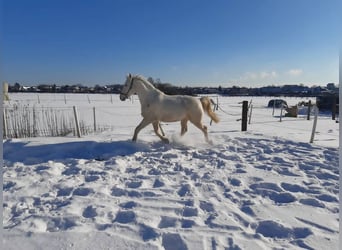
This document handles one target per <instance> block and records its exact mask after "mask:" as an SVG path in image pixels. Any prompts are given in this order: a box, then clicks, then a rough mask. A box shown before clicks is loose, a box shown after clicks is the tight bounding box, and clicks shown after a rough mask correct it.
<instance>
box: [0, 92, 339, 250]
mask: <svg viewBox="0 0 342 250" xmlns="http://www.w3.org/2000/svg"><path fill="white" fill-rule="evenodd" d="M75 96H76V97H77V98H80V99H77V98H76V97H75V98H72V99H73V100H74V103H78V106H80V108H79V112H80V113H81V110H82V109H84V110H85V109H87V108H91V107H92V106H94V105H95V104H96V107H99V110H100V108H101V107H102V110H105V112H107V113H108V114H107V116H105V115H101V116H100V117H99V122H103V124H106V125H108V124H110V125H111V126H113V127H112V129H111V130H108V131H104V132H98V133H93V134H91V135H87V136H83V137H82V138H75V137H58V138H52V137H50V138H42V137H38V138H26V139H11V140H5V141H4V164H5V165H4V169H3V179H4V185H3V195H4V208H3V218H4V220H3V225H4V229H5V230H4V231H5V233H4V246H5V247H6V249H23V248H20V247H22V246H24V244H25V249H38V248H37V246H40V247H44V246H45V247H47V246H49V249H94V247H97V248H98V249H167V250H168V249H224V248H226V249H281V248H285V249H303V248H304V249H338V230H339V229H338V212H339V204H338V189H339V187H338V180H339V175H338V149H337V145H338V132H339V131H338V124H336V123H335V122H333V121H331V118H329V117H328V116H326V115H324V114H321V115H320V117H319V120H318V128H317V132H318V133H317V134H316V137H315V138H316V139H315V141H314V143H313V144H309V143H308V141H309V138H310V135H311V128H312V120H311V121H307V120H306V119H305V117H304V116H303V117H299V118H283V121H282V122H279V117H273V116H272V110H270V109H267V108H265V105H266V104H267V102H268V100H269V99H268V98H264V97H262V98H253V102H252V103H253V104H255V109H254V110H253V114H252V121H251V124H250V125H249V126H248V131H247V132H240V126H241V124H240V122H237V121H236V119H239V118H240V117H239V114H240V112H241V105H240V104H238V103H239V102H240V101H241V100H243V99H244V98H230V97H220V98H219V103H220V107H221V108H222V110H218V111H216V112H218V115H219V116H220V118H221V122H220V123H219V124H214V125H213V126H208V128H209V136H210V138H211V139H212V140H213V145H208V144H206V143H205V142H204V138H203V134H202V133H201V132H200V131H199V130H198V129H196V128H195V127H194V126H189V132H188V133H187V134H186V135H185V136H184V137H183V138H181V137H180V136H179V132H180V125H179V123H174V124H163V129H164V131H165V133H166V135H168V136H169V138H170V139H171V143H170V144H168V145H167V144H163V143H162V142H160V141H159V138H157V137H156V136H155V135H154V133H153V131H152V128H151V127H148V128H145V129H144V130H142V131H141V133H140V134H139V136H138V142H137V143H132V142H131V141H130V139H131V137H132V135H133V130H134V128H135V126H136V125H137V124H138V123H139V121H140V117H139V112H140V107H139V103H138V101H136V100H134V102H133V103H132V102H128V101H126V102H119V101H118V96H113V104H112V103H111V102H110V98H109V96H108V95H104V96H102V97H103V98H105V99H106V101H103V103H102V102H100V101H98V102H95V101H91V102H90V103H89V101H88V100H87V98H85V97H84V95H83V97H82V95H75ZM95 97H96V98H99V97H98V96H96V95H94V96H89V98H90V99H91V98H94V99H95ZM102 97H101V98H102ZM55 98H56V99H57V98H59V97H58V95H56V96H55ZM81 98H84V99H83V100H86V101H81V100H82V99H81ZM101 98H99V99H101ZM13 99H14V97H12V101H11V102H15V101H14V100H13ZM17 99H18V100H19V99H20V98H17ZM23 99H25V98H24V97H23V96H21V100H23ZM43 100H44V98H43V97H40V102H41V104H43V103H44V105H52V103H50V104H49V103H48V102H43ZM49 100H53V98H51V96H50V97H49ZM68 100H69V99H68ZM102 100H103V99H102ZM107 100H108V102H109V103H108V104H105V103H106V102H107ZM114 100H115V101H114ZM214 100H215V99H214ZM62 101H63V99H62ZM287 101H288V103H290V104H291V102H292V103H293V104H295V103H297V102H298V101H299V99H297V98H291V99H289V100H287ZM26 102H27V101H26ZM54 104H56V100H55V101H54ZM70 104H72V103H71V101H70V103H69V101H68V102H67V104H66V105H70ZM35 105H37V104H35ZM64 105H65V104H64ZM223 111H224V112H226V113H224V112H223ZM99 112H101V111H99ZM276 112H278V114H277V113H275V116H278V115H279V110H277V111H276ZM227 113H229V114H230V115H228V114H227ZM113 114H115V115H113ZM120 114H121V115H120ZM83 116H84V117H86V114H84V115H83ZM89 120H90V123H91V118H89ZM101 120H102V121H101ZM204 123H206V124H207V125H209V120H208V118H207V117H206V118H205V119H204ZM18 152H20V153H19V154H18ZM95 239H99V240H100V241H98V240H96V241H98V242H99V243H98V245H96V244H95V243H94V241H95ZM26 246H27V247H26Z"/></svg>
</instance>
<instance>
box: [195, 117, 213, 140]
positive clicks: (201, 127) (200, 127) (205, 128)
mask: <svg viewBox="0 0 342 250" xmlns="http://www.w3.org/2000/svg"><path fill="white" fill-rule="evenodd" d="M192 123H193V124H194V125H195V126H196V127H197V128H199V129H200V130H201V131H202V132H203V134H204V137H205V140H206V142H208V143H211V141H210V140H209V138H208V128H207V126H205V125H203V124H202V122H196V123H195V122H192Z"/></svg>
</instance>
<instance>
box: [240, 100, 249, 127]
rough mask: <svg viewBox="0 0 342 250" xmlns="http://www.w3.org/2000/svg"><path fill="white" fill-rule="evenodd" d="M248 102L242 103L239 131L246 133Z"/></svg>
mask: <svg viewBox="0 0 342 250" xmlns="http://www.w3.org/2000/svg"><path fill="white" fill-rule="evenodd" d="M247 116H248V101H243V102H242V119H241V131H247Z"/></svg>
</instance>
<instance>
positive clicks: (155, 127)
mask: <svg viewBox="0 0 342 250" xmlns="http://www.w3.org/2000/svg"><path fill="white" fill-rule="evenodd" d="M152 125H153V129H154V132H155V133H156V135H157V136H158V137H159V138H160V139H161V140H162V141H163V142H165V143H169V139H167V138H166V137H165V134H164V131H162V133H163V135H161V134H160V132H159V128H161V127H160V123H159V121H155V122H153V123H152ZM161 130H162V129H161Z"/></svg>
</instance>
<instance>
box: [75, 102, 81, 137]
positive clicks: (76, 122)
mask: <svg viewBox="0 0 342 250" xmlns="http://www.w3.org/2000/svg"><path fill="white" fill-rule="evenodd" d="M73 108H74V116H75V125H76V133H77V136H78V137H81V130H80V124H79V123H78V116H77V109H76V107H75V106H73Z"/></svg>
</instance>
